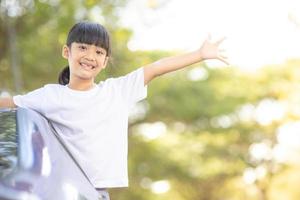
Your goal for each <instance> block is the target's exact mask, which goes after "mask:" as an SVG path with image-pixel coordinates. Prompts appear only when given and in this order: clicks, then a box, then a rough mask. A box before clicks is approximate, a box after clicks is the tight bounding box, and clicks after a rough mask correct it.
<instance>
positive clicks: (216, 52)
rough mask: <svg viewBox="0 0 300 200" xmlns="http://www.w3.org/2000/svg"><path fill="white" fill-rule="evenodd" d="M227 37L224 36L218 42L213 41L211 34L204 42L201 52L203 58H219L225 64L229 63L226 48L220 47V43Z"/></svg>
mask: <svg viewBox="0 0 300 200" xmlns="http://www.w3.org/2000/svg"><path fill="white" fill-rule="evenodd" d="M224 39H225V38H222V39H220V40H218V41H216V42H212V41H211V36H210V35H209V36H208V37H207V39H206V40H205V41H204V42H203V44H202V46H201V48H200V49H199V53H200V55H201V58H202V59H203V60H207V59H218V60H220V61H221V62H223V63H225V64H227V65H228V64H229V62H228V61H227V57H226V56H225V55H224V50H223V49H219V46H220V44H221V43H222V42H223V41H224Z"/></svg>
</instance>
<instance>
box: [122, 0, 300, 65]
mask: <svg viewBox="0 0 300 200" xmlns="http://www.w3.org/2000/svg"><path fill="white" fill-rule="evenodd" d="M151 5H152V8H151ZM155 5H162V6H160V7H159V6H158V7H155ZM122 23H123V25H125V26H128V27H130V28H131V29H133V30H134V37H133V38H132V40H131V41H130V43H129V48H130V49H132V50H137V49H144V50H146V49H147V50H154V49H164V50H173V49H176V50H185V51H187V50H193V49H196V48H198V47H200V45H201V43H202V42H203V40H204V39H205V38H206V36H207V34H208V33H211V35H212V38H213V39H218V38H221V37H223V36H225V37H226V40H225V41H224V43H223V45H222V46H223V47H224V48H225V49H226V52H227V55H228V57H229V60H230V62H231V64H232V65H238V66H239V67H242V68H245V69H255V68H258V67H260V66H263V65H266V64H277V63H282V62H284V60H286V59H287V58H293V57H298V58H299V57H300V1H299V0H226V1H224V0H206V1H204V0H184V1H183V0H132V1H130V3H129V5H128V9H127V10H126V11H124V12H123V13H122Z"/></svg>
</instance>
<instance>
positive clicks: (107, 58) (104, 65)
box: [102, 56, 109, 69]
mask: <svg viewBox="0 0 300 200" xmlns="http://www.w3.org/2000/svg"><path fill="white" fill-rule="evenodd" d="M108 60H109V57H108V56H106V57H105V60H104V63H103V66H102V69H105V68H106V66H107V63H108Z"/></svg>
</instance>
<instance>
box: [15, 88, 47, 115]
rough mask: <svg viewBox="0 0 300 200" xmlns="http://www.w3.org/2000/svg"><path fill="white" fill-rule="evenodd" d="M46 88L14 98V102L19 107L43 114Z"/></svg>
mask: <svg viewBox="0 0 300 200" xmlns="http://www.w3.org/2000/svg"><path fill="white" fill-rule="evenodd" d="M44 94H45V87H43V88H39V89H36V90H34V91H31V92H29V93H27V94H25V95H17V96H13V101H14V103H15V104H16V105H17V106H18V107H22V108H28V109H32V110H35V111H37V112H40V113H43V109H42V108H43V104H44V99H45V95H44Z"/></svg>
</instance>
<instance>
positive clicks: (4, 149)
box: [0, 111, 17, 179]
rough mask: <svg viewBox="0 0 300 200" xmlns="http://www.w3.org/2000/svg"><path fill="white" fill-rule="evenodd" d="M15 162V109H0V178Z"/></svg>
mask: <svg viewBox="0 0 300 200" xmlns="http://www.w3.org/2000/svg"><path fill="white" fill-rule="evenodd" d="M16 164H17V135H16V111H0V179H2V178H3V177H5V176H6V175H8V174H10V173H11V171H12V170H13V169H14V168H15V166H16Z"/></svg>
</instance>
